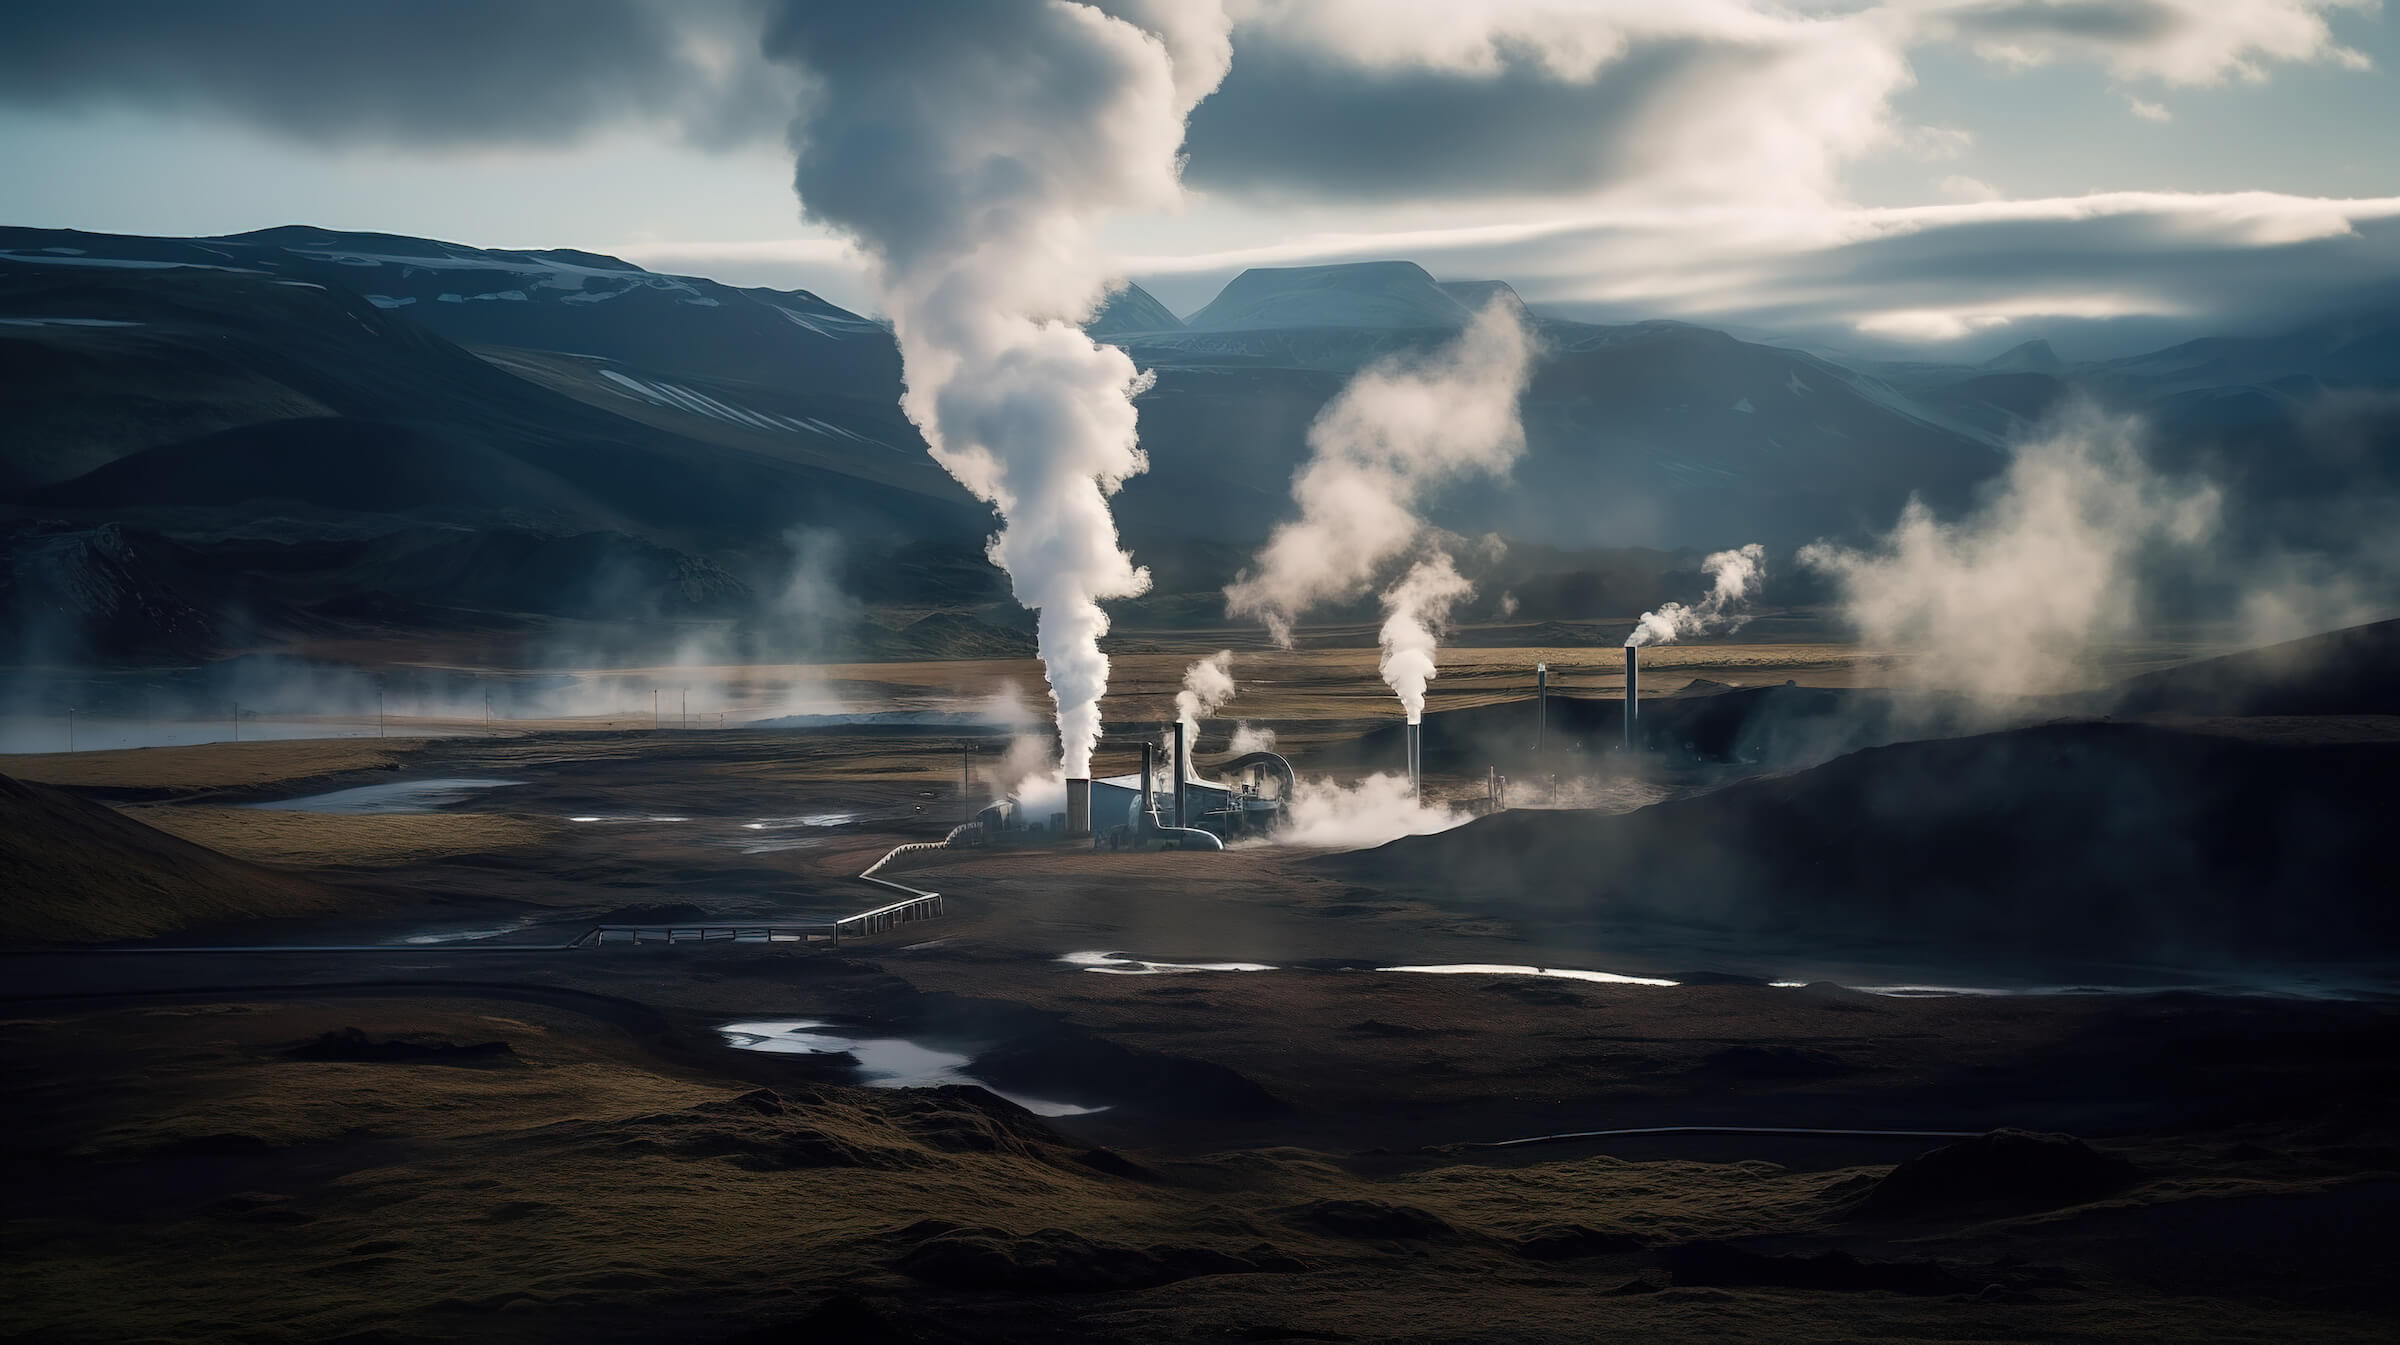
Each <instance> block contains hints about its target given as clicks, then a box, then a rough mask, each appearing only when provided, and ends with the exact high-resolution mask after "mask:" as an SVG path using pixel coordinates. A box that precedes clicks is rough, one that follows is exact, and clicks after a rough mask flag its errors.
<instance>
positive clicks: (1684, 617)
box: [1625, 542, 1767, 649]
mask: <svg viewBox="0 0 2400 1345" xmlns="http://www.w3.org/2000/svg"><path fill="white" fill-rule="evenodd" d="M1700 572H1701V573H1702V574H1705V575H1707V576H1708V577H1709V588H1708V596H1707V597H1705V598H1702V599H1701V600H1700V601H1699V602H1697V603H1694V604H1692V605H1691V606H1689V607H1686V606H1684V605H1683V604H1682V603H1679V602H1670V603H1665V604H1662V605H1661V606H1660V607H1659V609H1658V610H1657V611H1655V612H1644V613H1642V619H1641V620H1640V621H1639V622H1636V623H1635V624H1634V627H1633V633H1632V634H1631V635H1628V636H1626V637H1625V647H1626V648H1628V649H1637V648H1640V647H1642V646H1644V645H1653V644H1672V643H1674V642H1675V641H1677V640H1680V639H1682V638H1683V637H1684V636H1686V635H1704V634H1706V633H1708V632H1710V631H1714V630H1727V631H1735V630H1740V629H1741V628H1742V627H1743V626H1744V625H1746V624H1748V622H1749V620H1750V614H1749V613H1748V612H1747V611H1744V610H1743V608H1742V604H1743V603H1744V602H1746V601H1748V600H1749V598H1750V595H1751V593H1752V592H1753V591H1755V590H1756V589H1757V587H1758V584H1759V581H1760V580H1762V579H1764V578H1766V573H1767V549H1766V548H1765V547H1763V546H1760V545H1759V544H1758V543H1756V542H1752V543H1750V544H1749V545H1748V546H1743V547H1737V548H1735V549H1734V550H1731V551H1719V552H1716V553H1714V554H1712V555H1711V556H1709V558H1708V559H1706V560H1704V561H1702V562H1700Z"/></svg>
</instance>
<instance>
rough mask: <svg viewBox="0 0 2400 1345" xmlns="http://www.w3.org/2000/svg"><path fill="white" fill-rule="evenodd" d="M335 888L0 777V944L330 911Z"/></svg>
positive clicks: (337, 900)
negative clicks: (226, 853)
mask: <svg viewBox="0 0 2400 1345" xmlns="http://www.w3.org/2000/svg"><path fill="white" fill-rule="evenodd" d="M355 900H356V899H355V898H354V897H353V896H351V894H348V893H345V892H343V891H341V890H340V889H338V888H333V887H328V886H325V885H324V884H321V883H315V882H310V881H307V880H305V879H302V878H297V877H294V876H292V875H290V874H285V873H278V872H276V871H274V870H272V869H267V868H261V867H259V866H258V865H255V864H245V863H243V862H242V861H240V860H237V859H231V858H228V857H226V856H224V855H221V854H218V853H217V852H216V851H214V850H209V849H204V848H202V847H200V846H197V845H194V844H192V843H191V842H189V841H185V840H180V839H177V838H176V837H173V836H170V835H168V834H167V833H165V832H163V831H159V830H157V829H156V828H153V827H146V826H143V825H142V824H141V823H139V822H136V821H134V820H133V819H131V818H129V817H126V816H124V815H122V814H120V813H118V812H116V811H115V810H114V809H111V808H107V807H104V806H102V805H100V804H97V803H92V802H90V801H88V800H85V799H80V798H77V797H76V796H74V795H73V794H70V793H67V792H66V791H64V790H60V789H52V788H50V787H48V786H46V785H37V784H29V783H27V782H25V781H22V780H16V779H12V778H10V777H8V776H4V775H0V942H7V943H19V944H21V943H94V942H99V941H103V940H108V939H146V938H154V937H156V936H158V935H161V934H166V933H169V932H172V931H174V930H179V929H188V928H190V927H192V926H195V925H203V924H210V923H215V922H220V921H234V920H254V919H260V918H264V917H274V916H298V915H309V914H314V913H317V912H322V911H330V910H333V909H335V908H337V907H340V906H343V905H345V904H355Z"/></svg>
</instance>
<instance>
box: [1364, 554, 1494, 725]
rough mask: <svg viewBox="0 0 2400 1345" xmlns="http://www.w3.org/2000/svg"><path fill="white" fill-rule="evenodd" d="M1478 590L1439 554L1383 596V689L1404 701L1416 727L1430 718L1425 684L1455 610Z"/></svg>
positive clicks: (1419, 566)
mask: <svg viewBox="0 0 2400 1345" xmlns="http://www.w3.org/2000/svg"><path fill="white" fill-rule="evenodd" d="M1474 591H1475V588H1474V585H1472V584H1469V583H1468V582H1467V581H1466V580H1464V579H1461V578H1460V577H1459V574H1458V571H1457V570H1456V569H1455V568H1453V567H1452V566H1451V564H1450V557H1449V556H1448V555H1447V554H1445V553H1443V552H1440V551H1436V552H1434V553H1433V555H1431V556H1429V557H1427V558H1426V559H1424V560H1421V561H1418V562H1417V563H1416V565H1415V566H1413V567H1412V568H1411V569H1410V570H1409V572H1408V576H1407V577H1406V578H1404V579H1402V580H1401V581H1400V582H1399V583H1397V584H1394V585H1393V586H1392V587H1390V588H1388V589H1385V590H1384V593H1383V610H1384V612H1385V613H1386V615H1385V617H1384V619H1383V631H1382V633H1381V634H1380V635H1379V636H1378V637H1377V638H1378V640H1379V642H1380V643H1381V644H1382V645H1383V657H1382V659H1381V660H1380V661H1379V662H1378V664H1377V667H1378V668H1379V669H1380V670H1381V671H1382V673H1383V681H1384V685H1386V686H1389V687H1390V688H1391V689H1392V694H1393V695H1395V696H1398V697H1399V698H1400V708H1402V709H1403V710H1406V711H1407V712H1408V722H1409V723H1411V724H1414V723H1416V722H1418V721H1419V720H1421V719H1423V718H1424V717H1425V684H1426V683H1427V682H1430V681H1432V680H1433V677H1434V664H1433V655H1434V652H1435V650H1436V649H1438V648H1439V647H1440V643H1441V633H1442V631H1443V629H1444V628H1445V627H1447V626H1448V625H1449V624H1450V608H1451V605H1452V604H1454V603H1456V602H1457V601H1458V600H1459V599H1461V598H1464V597H1466V596H1468V595H1469V594H1471V593H1473V592H1474Z"/></svg>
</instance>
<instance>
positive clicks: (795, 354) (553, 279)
mask: <svg viewBox="0 0 2400 1345" xmlns="http://www.w3.org/2000/svg"><path fill="white" fill-rule="evenodd" d="M0 262H4V263H14V264H16V265H20V266H33V265H40V266H45V267H54V268H58V269H60V270H95V271H97V270H106V271H115V272H124V271H129V270H157V269H162V268H166V267H186V268H204V269H210V270H218V271H230V272H249V273H255V274H259V275H265V276H270V277H273V278H276V279H282V280H293V281H302V282H306V283H310V284H316V285H327V286H331V287H333V288H335V289H339V290H342V291H345V292H348V293H354V294H357V295H359V296H360V297H362V298H364V299H365V300H366V301H367V302H368V303H371V304H373V305H374V306H375V307H377V308H379V309H385V310H391V311H398V312H404V313H406V314H407V315H408V316H409V317H410V318H411V319H412V320H413V321H415V322H416V323H417V324H418V325H420V326H423V327H425V328H427V329H429V330H431V331H433V332H435V333H438V334H439V335H441V336H444V337H447V338H448V339H450V340H451V341H454V342H456V343H458V344H460V345H464V346H519V347H526V348H530V349H535V350H558V351H572V352H575V353H578V354H584V355H597V356H602V357H605V358H608V359H612V360H620V361H624V362H626V363H628V364H633V365H638V366H641V367H642V368H645V369H651V370H655V371H658V372H660V373H664V374H672V375H691V376H696V377H703V378H716V379H735V380H741V381H749V382H761V383H769V384H776V385H783V386H792V385H794V384H795V383H797V384H799V385H802V386H805V387H807V388H808V389H810V390H814V391H820V392H840V391H844V390H855V389H857V388H859V387H861V386H878V385H880V384H883V383H895V382H897V380H898V378H899V367H900V366H899V355H898V352H897V351H896V350H894V349H893V347H892V343H891V339H890V335H889V333H887V332H886V331H884V329H883V328H882V327H881V326H880V325H879V324H877V323H874V322H871V321H869V320H867V319H866V318H862V317H860V316H858V315H857V314H855V313H850V312H846V311H844V310H843V309H841V308H838V307H835V306H834V305H832V304H829V303H826V302H825V301H824V300H822V299H820V298H818V297H817V296H815V295H813V294H810V293H808V292H806V291H804V290H790V291H778V290H764V289H749V290H745V289H735V288H733V287H732V286H728V285H720V284H718V283H717V282H715V281H713V280H703V279H700V278H698V277H694V276H672V275H660V274H658V273H656V272H652V271H646V270H643V269H642V268H641V267H639V266H635V265H633V264H631V263H630V262H624V261H620V260H618V259H616V258H614V257H605V256H600V255H597V254H594V253H588V252H575V251H564V250H562V251H541V252H519V251H509V250H505V249H499V248H475V247H468V246H465V245H464V244H459V243H445V242H438V241H435V240H432V239H425V238H407V237H402V236H398V235H393V234H374V233H346V232H341V231H338V230H331V229H318V228H312V227H309V226H306V225H285V226H282V227H279V228H273V229H261V230H258V231H257V232H255V233H246V234H233V235H229V236H226V237H223V238H143V237H137V236H128V235H119V234H88V233H82V232H79V231H76V230H72V229H16V228H0Z"/></svg>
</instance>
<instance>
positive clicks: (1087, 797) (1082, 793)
mask: <svg viewBox="0 0 2400 1345" xmlns="http://www.w3.org/2000/svg"><path fill="white" fill-rule="evenodd" d="M1091 834H1092V782H1091V781H1089V780H1069V781H1067V835H1068V836H1069V837H1071V838H1072V837H1082V836H1089V835H1091Z"/></svg>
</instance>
